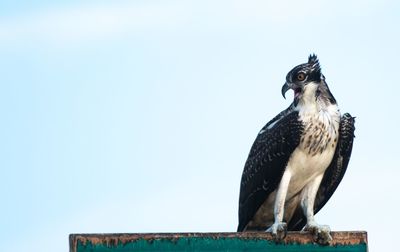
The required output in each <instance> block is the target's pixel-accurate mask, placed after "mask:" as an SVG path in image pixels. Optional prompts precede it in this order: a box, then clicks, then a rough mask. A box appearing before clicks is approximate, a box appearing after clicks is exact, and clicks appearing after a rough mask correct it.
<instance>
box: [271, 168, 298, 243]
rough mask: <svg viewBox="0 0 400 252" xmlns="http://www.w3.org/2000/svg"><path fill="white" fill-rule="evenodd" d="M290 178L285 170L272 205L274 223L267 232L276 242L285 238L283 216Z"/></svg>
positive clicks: (285, 230)
mask: <svg viewBox="0 0 400 252" xmlns="http://www.w3.org/2000/svg"><path fill="white" fill-rule="evenodd" d="M291 177H292V174H291V172H290V171H289V170H288V169H286V171H285V172H284V173H283V176H282V180H281V182H280V184H279V187H278V191H277V192H276V197H275V203H274V218H275V222H274V224H272V226H271V227H269V228H268V229H267V232H272V235H273V236H274V238H275V240H276V241H281V240H283V239H284V238H285V237H286V233H287V225H286V223H284V222H282V221H283V214H284V211H285V200H286V194H287V190H288V187H289V182H290V179H291Z"/></svg>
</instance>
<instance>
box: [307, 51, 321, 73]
mask: <svg viewBox="0 0 400 252" xmlns="http://www.w3.org/2000/svg"><path fill="white" fill-rule="evenodd" d="M308 64H309V65H310V67H311V68H312V69H313V70H314V71H316V72H319V73H320V72H321V67H320V65H319V61H318V58H317V55H315V54H314V53H313V54H310V56H309V57H308Z"/></svg>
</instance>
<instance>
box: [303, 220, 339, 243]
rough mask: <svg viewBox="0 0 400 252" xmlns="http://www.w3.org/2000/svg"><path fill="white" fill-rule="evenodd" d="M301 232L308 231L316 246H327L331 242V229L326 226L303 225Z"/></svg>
mask: <svg viewBox="0 0 400 252" xmlns="http://www.w3.org/2000/svg"><path fill="white" fill-rule="evenodd" d="M302 231H309V232H310V233H311V234H312V235H313V238H314V241H315V242H317V243H318V244H321V245H328V244H329V243H330V242H331V241H332V236H331V234H330V232H331V229H330V227H329V226H327V225H318V224H316V223H309V224H307V225H305V227H304V228H303V230H302Z"/></svg>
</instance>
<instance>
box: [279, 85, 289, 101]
mask: <svg viewBox="0 0 400 252" xmlns="http://www.w3.org/2000/svg"><path fill="white" fill-rule="evenodd" d="M289 89H291V87H289V85H288V84H287V82H285V84H283V86H282V91H281V92H282V96H283V98H285V99H286V97H285V94H286V92H287V91H288V90H289Z"/></svg>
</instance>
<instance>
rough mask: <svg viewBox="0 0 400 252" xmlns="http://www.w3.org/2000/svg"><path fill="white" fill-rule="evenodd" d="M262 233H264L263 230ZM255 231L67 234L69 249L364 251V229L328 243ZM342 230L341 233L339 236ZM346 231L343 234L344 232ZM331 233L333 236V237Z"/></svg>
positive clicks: (85, 251) (74, 251) (92, 251)
mask: <svg viewBox="0 0 400 252" xmlns="http://www.w3.org/2000/svg"><path fill="white" fill-rule="evenodd" d="M264 234H265V233H264ZM264 234H260V233H255V234H254V235H251V234H245V235H243V233H186V234H111V235H107V234H102V235H99V234H97V235H96V234H94V235H71V236H70V252H132V251H233V252H236V251H270V252H278V251H279V252H287V251H299V252H302V251H307V252H320V251H321V252H322V251H325V252H334V251H344V252H366V251H367V238H366V233H365V232H357V233H356V232H352V233H350V235H349V233H346V232H340V233H339V232H338V233H336V234H335V235H333V237H334V242H333V244H332V245H329V246H322V245H318V244H315V243H314V242H313V240H312V237H311V235H309V234H299V233H297V234H291V235H288V237H287V240H286V241H284V242H282V243H276V242H275V241H273V239H272V237H271V236H270V235H264ZM343 234H344V236H343ZM346 235H347V236H346ZM335 237H336V238H337V239H336V241H335Z"/></svg>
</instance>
